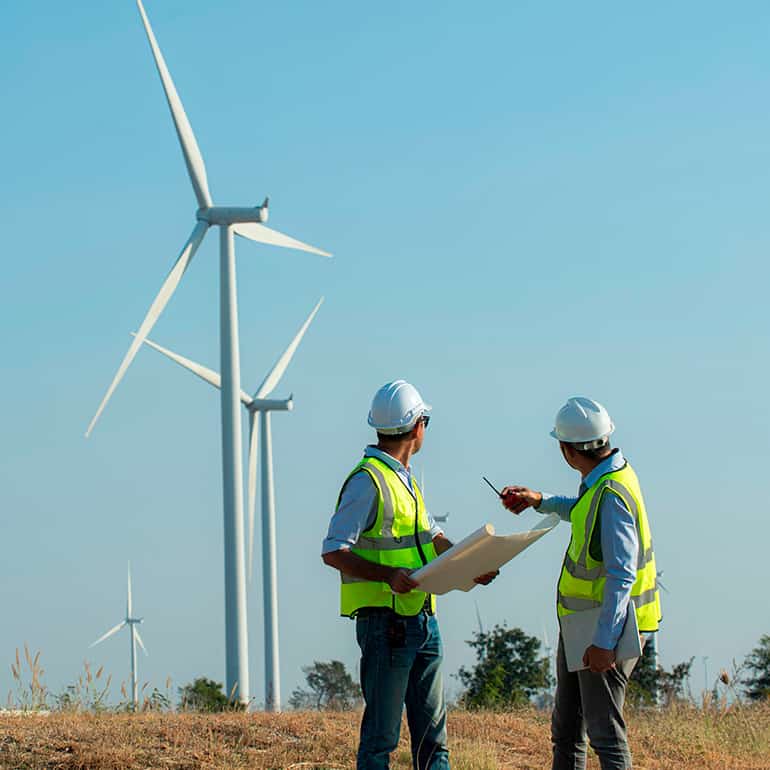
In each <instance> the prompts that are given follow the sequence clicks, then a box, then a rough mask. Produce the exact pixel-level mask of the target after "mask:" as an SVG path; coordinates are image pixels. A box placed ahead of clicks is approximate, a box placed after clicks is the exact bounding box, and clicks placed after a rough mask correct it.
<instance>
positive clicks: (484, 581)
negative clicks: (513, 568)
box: [473, 569, 500, 586]
mask: <svg viewBox="0 0 770 770" xmlns="http://www.w3.org/2000/svg"><path fill="white" fill-rule="evenodd" d="M499 574H500V570H499V569H496V570H495V571H494V572H485V573H484V574H483V575H479V576H478V577H475V578H473V582H474V583H478V584H479V585H482V586H488V585H489V584H490V583H491V582H492V581H493V580H494V579H495V578H496V577H497V576H498V575H499Z"/></svg>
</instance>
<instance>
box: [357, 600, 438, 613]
mask: <svg viewBox="0 0 770 770" xmlns="http://www.w3.org/2000/svg"><path fill="white" fill-rule="evenodd" d="M430 599H431V597H430V596H428V597H426V599H425V601H424V602H423V605H422V607H420V611H419V612H418V613H417V615H421V614H423V613H424V614H425V615H433V614H434V613H433V608H432V607H431V601H430ZM369 615H398V613H397V612H396V611H395V610H394V609H393V608H392V607H359V609H357V610H356V617H359V616H360V617H362V618H366V617H368V616H369ZM400 617H404V618H408V617H416V616H415V615H401V616H400Z"/></svg>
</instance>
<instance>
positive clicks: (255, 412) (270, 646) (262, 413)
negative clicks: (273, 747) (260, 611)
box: [144, 297, 323, 711]
mask: <svg viewBox="0 0 770 770" xmlns="http://www.w3.org/2000/svg"><path fill="white" fill-rule="evenodd" d="M322 302H323V297H322V298H321V299H320V300H319V301H318V304H316V306H315V307H314V308H313V310H312V311H311V313H310V315H309V316H308V317H307V318H306V319H305V322H304V323H303V324H302V326H301V327H300V329H299V331H298V332H297V334H296V335H295V337H294V339H293V340H292V341H291V342H290V343H289V346H288V347H287V348H286V350H284V352H283V353H282V354H281V356H280V358H279V359H278V360H277V361H276V363H275V364H274V365H273V368H272V369H271V370H270V371H269V372H268V374H267V376H266V377H265V379H264V380H263V381H262V384H261V385H260V386H259V387H258V388H257V390H256V392H255V393H254V396H253V397H252V396H250V395H249V394H248V393H246V392H244V391H243V390H241V392H240V398H241V403H242V404H243V405H244V406H245V407H246V409H247V411H248V413H249V460H248V468H249V478H248V490H249V501H248V508H249V580H251V575H252V566H253V559H252V557H253V554H254V509H255V507H256V485H257V445H258V443H259V432H260V428H261V430H262V436H263V444H262V453H261V458H262V591H263V601H264V613H265V622H264V633H265V709H266V710H267V711H280V710H281V672H280V664H279V660H278V575H277V564H276V548H275V491H274V488H273V444H272V432H271V428H270V412H274V411H291V410H292V409H293V408H294V397H293V396H289V398H288V399H284V400H280V399H270V398H268V396H269V395H270V394H271V393H272V392H273V390H275V388H276V386H277V385H278V383H279V382H280V381H281V377H283V374H284V372H285V371H286V369H287V367H288V366H289V363H290V362H291V359H292V357H293V356H294V353H295V352H296V350H297V347H298V346H299V343H300V342H301V341H302V338H303V337H304V335H305V332H306V331H307V329H308V327H309V326H310V324H311V323H312V321H313V319H314V318H315V315H316V313H317V312H318V310H319V308H320V307H321V303H322ZM144 343H145V344H146V345H149V346H150V347H152V348H154V349H155V350H157V351H158V352H160V353H163V355H165V356H167V357H168V358H170V359H171V360H172V361H175V362H176V363H177V364H179V365H180V366H183V367H184V368H185V369H189V370H190V371H191V372H193V373H194V374H196V375H198V377H200V378H201V379H202V380H205V381H206V382H208V383H209V384H210V385H213V386H214V387H215V388H219V387H221V378H220V376H219V374H218V373H217V372H215V371H213V370H211V369H208V368H207V367H205V366H202V365H201V364H198V363H195V361H191V360H190V359H189V358H185V357H184V356H180V355H179V354H178V353H174V352H173V351H171V350H168V349H167V348H164V347H161V346H160V345H158V344H157V343H155V342H153V341H152V340H150V339H145V340H144ZM257 416H259V422H257Z"/></svg>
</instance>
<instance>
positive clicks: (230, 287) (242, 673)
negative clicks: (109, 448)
mask: <svg viewBox="0 0 770 770" xmlns="http://www.w3.org/2000/svg"><path fill="white" fill-rule="evenodd" d="M137 6H138V8H139V13H140V15H141V17H142V23H143V24H144V29H145V32H146V33H147V39H148V40H149V43H150V48H151V50H152V55H153V58H154V59H155V64H156V66H157V69H158V74H159V75H160V79H161V83H162V85H163V90H164V92H165V95H166V101H167V102H168V106H169V109H170V110H171V117H172V119H173V121H174V127H175V128H176V133H177V137H178V139H179V143H180V145H181V147H182V154H183V155H184V160H185V163H186V165H187V172H188V174H189V176H190V181H191V182H192V186H193V190H194V192H195V197H196V199H197V202H198V210H197V211H196V213H195V217H196V220H197V221H196V224H195V227H194V228H193V231H192V233H191V234H190V237H189V238H188V239H187V242H186V243H185V245H184V246H183V247H182V251H181V253H180V254H179V257H178V258H177V260H176V262H175V263H174V266H173V267H172V268H171V271H170V272H169V274H168V276H167V277H166V280H165V281H164V282H163V285H162V286H161V289H160V291H159V292H158V295H157V296H156V297H155V299H154V300H153V302H152V305H150V309H149V311H148V312H147V315H146V316H145V318H144V321H142V324H141V326H140V327H139V330H138V331H137V333H136V338H135V339H134V340H133V342H132V343H131V345H130V346H129V348H128V352H127V353H126V355H125V357H124V358H123V361H122V362H121V364H120V366H119V367H118V371H117V373H116V374H115V377H114V379H113V380H112V382H111V383H110V386H109V388H107V392H106V394H105V396H104V398H103V399H102V402H101V403H100V404H99V408H98V409H97V410H96V414H95V415H94V416H93V419H92V420H91V422H90V423H89V425H88V429H87V430H86V436H89V435H90V434H91V431H92V430H93V428H94V426H95V425H96V421H97V420H98V419H99V416H100V415H101V413H102V411H103V410H104V408H105V406H106V405H107V402H108V401H109V400H110V397H111V396H112V394H113V392H114V391H115V388H117V386H118V384H119V383H120V381H121V379H122V378H123V375H124V374H125V373H126V370H127V369H128V367H129V366H130V364H131V362H132V361H133V360H134V357H135V356H136V354H137V351H138V350H139V348H140V346H141V344H142V342H143V341H144V339H145V338H146V337H147V336H148V335H149V333H150V331H151V330H152V328H153V326H154V325H155V322H156V321H157V320H158V318H159V316H160V314H161V313H162V312H163V309H164V308H165V307H166V305H167V304H168V302H169V300H170V299H171V296H172V295H173V293H174V291H175V290H176V288H177V286H178V285H179V282H180V281H181V280H182V276H183V275H184V273H185V271H186V270H187V267H188V265H189V264H190V261H191V260H192V258H193V256H194V255H195V252H196V251H197V250H198V247H199V246H200V244H201V242H202V241H203V238H204V236H205V235H206V231H207V230H208V229H209V227H213V226H215V225H216V226H218V227H219V228H220V239H219V251H220V350H221V369H222V387H221V391H222V482H223V484H222V486H223V497H224V506H223V507H224V552H225V679H226V682H227V692H236V691H237V697H238V700H239V701H240V702H241V703H242V704H247V703H248V702H249V658H248V630H247V622H246V576H245V565H244V553H243V550H244V549H243V488H242V484H243V467H242V457H241V422H240V418H239V414H238V402H239V400H240V392H239V382H240V378H241V377H240V352H239V346H238V308H237V297H236V281H235V247H234V235H240V236H241V237H243V238H249V239H250V240H253V241H258V242H259V243H267V244H270V245H273V246H284V247H286V248H290V249H299V250H301V251H308V252H312V253H314V254H320V255H322V256H330V255H329V254H328V253H327V252H325V251H321V250H320V249H317V248H315V247H314V246H309V245H308V244H306V243H302V242H301V241H298V240H295V239H294V238H291V237H289V236H288V235H284V234H283V233H279V232H278V231H276V230H271V229H269V228H267V227H265V226H264V224H263V223H264V222H266V221H267V218H268V199H267V198H265V200H264V202H263V203H262V204H261V205H258V206H250V207H236V206H215V205H214V203H213V200H212V197H211V193H210V191H209V186H208V180H207V177H206V168H205V165H204V163H203V156H202V155H201V151H200V148H199V147H198V143H197V141H196V139H195V135H194V134H193V130H192V127H191V126H190V122H189V120H188V119H187V115H186V114H185V111H184V107H183V106H182V101H181V99H180V98H179V94H178V93H177V90H176V87H175V86H174V82H173V80H172V79H171V75H170V73H169V71H168V67H167V66H166V62H165V60H164V58H163V54H162V53H161V51H160V48H159V46H158V43H157V40H156V39H155V34H154V33H153V31H152V27H151V26H150V21H149V19H148V18H147V14H146V13H145V10H144V6H143V5H142V2H141V0H137Z"/></svg>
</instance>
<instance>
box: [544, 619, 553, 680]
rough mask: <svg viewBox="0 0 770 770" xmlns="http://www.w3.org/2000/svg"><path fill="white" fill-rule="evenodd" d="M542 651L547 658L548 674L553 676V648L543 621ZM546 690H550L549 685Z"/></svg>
mask: <svg viewBox="0 0 770 770" xmlns="http://www.w3.org/2000/svg"><path fill="white" fill-rule="evenodd" d="M543 651H544V652H545V656H546V658H548V676H549V677H553V676H554V675H555V672H554V670H553V668H554V666H553V657H554V655H553V653H554V649H553V647H552V646H551V643H550V641H549V640H548V631H546V628H545V623H543ZM548 692H549V693H550V692H551V688H550V686H549V687H548Z"/></svg>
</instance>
